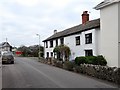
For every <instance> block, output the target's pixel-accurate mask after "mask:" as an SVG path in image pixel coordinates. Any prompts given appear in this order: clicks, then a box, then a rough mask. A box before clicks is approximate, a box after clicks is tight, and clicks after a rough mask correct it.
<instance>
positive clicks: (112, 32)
mask: <svg viewBox="0 0 120 90" xmlns="http://www.w3.org/2000/svg"><path fill="white" fill-rule="evenodd" d="M95 9H97V10H99V9H100V16H101V17H100V19H96V20H89V14H88V13H87V11H84V12H83V14H82V24H80V25H77V26H74V27H71V28H68V29H66V30H63V31H61V32H57V30H55V31H54V34H53V35H52V36H50V37H48V38H47V39H45V40H44V41H43V42H44V50H45V51H44V55H45V56H44V57H45V58H46V57H53V56H54V54H53V49H54V48H55V46H57V45H60V44H65V45H67V46H69V48H70V50H71V56H70V60H73V59H75V57H78V56H96V55H103V56H104V57H105V58H106V60H107V62H108V66H117V67H118V63H119V64H120V62H118V60H119V58H120V54H119V52H120V36H119V35H118V33H120V30H119V29H120V25H119V22H120V0H105V1H103V2H101V3H100V4H98V5H97V6H96V7H95Z"/></svg>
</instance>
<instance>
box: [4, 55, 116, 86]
mask: <svg viewBox="0 0 120 90" xmlns="http://www.w3.org/2000/svg"><path fill="white" fill-rule="evenodd" d="M2 88H117V86H116V85H113V84H112V83H108V82H104V81H102V80H98V79H94V78H91V77H87V76H84V75H80V74H77V73H73V72H69V71H66V70H63V69H60V68H56V67H53V66H50V65H46V64H42V63H39V62H38V61H37V60H34V58H33V60H32V59H31V58H22V57H16V59H15V64H7V65H3V66H2Z"/></svg>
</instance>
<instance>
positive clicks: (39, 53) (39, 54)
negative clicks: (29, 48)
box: [36, 34, 41, 58]
mask: <svg viewBox="0 0 120 90" xmlns="http://www.w3.org/2000/svg"><path fill="white" fill-rule="evenodd" d="M36 35H37V36H38V37H39V52H38V56H39V58H41V52H40V35H39V34H36Z"/></svg>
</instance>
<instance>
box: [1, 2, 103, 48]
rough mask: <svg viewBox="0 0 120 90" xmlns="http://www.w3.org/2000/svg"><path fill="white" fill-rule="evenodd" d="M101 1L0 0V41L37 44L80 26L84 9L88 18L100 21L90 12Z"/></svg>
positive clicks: (93, 12) (97, 16)
mask: <svg viewBox="0 0 120 90" xmlns="http://www.w3.org/2000/svg"><path fill="white" fill-rule="evenodd" d="M100 1H101V0H94V2H93V0H92V1H91V0H84V1H83V0H0V13H1V14H0V27H1V30H0V33H2V34H0V35H1V36H2V37H1V39H0V42H3V41H5V38H6V37H7V38H8V40H9V42H11V43H12V44H13V45H16V46H19V45H23V44H24V45H33V44H38V37H37V36H36V33H39V34H40V35H41V41H42V40H44V39H46V38H47V37H49V36H50V35H52V34H53V31H54V29H57V30H58V31H61V30H64V29H66V28H70V27H73V26H75V25H78V24H80V23H81V14H82V12H83V11H84V10H88V11H90V12H91V13H90V19H95V18H99V11H96V10H93V7H94V6H95V5H97V4H98V3H99V2H100Z"/></svg>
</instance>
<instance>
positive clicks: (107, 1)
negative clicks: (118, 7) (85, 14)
mask: <svg viewBox="0 0 120 90" xmlns="http://www.w3.org/2000/svg"><path fill="white" fill-rule="evenodd" d="M117 2H120V0H104V1H103V2H101V3H100V4H98V5H97V6H96V7H94V9H96V10H99V9H101V8H103V7H106V6H108V5H111V4H114V3H117Z"/></svg>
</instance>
